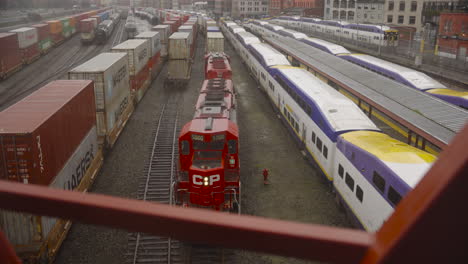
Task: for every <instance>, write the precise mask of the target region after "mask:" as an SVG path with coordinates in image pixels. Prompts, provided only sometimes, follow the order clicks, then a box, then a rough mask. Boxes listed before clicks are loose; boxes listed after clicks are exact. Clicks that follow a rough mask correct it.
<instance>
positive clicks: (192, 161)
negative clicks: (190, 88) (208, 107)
mask: <svg viewBox="0 0 468 264" xmlns="http://www.w3.org/2000/svg"><path fill="white" fill-rule="evenodd" d="M238 189H239V157H238V130H237V125H236V124H235V123H234V122H232V121H230V120H227V119H214V118H208V119H194V120H192V121H191V122H189V123H187V124H186V125H185V126H184V127H183V129H182V131H181V134H180V137H179V175H178V195H179V200H181V201H182V203H184V204H186V205H190V206H200V207H213V208H215V209H216V210H221V209H224V208H232V207H233V206H234V202H236V200H237V199H236V197H235V196H236V195H237V194H238Z"/></svg>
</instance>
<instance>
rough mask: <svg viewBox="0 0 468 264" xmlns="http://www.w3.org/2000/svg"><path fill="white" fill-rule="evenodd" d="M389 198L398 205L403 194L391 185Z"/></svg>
mask: <svg viewBox="0 0 468 264" xmlns="http://www.w3.org/2000/svg"><path fill="white" fill-rule="evenodd" d="M388 200H390V202H391V203H392V204H393V205H395V206H396V205H398V203H399V202H400V200H401V194H399V193H398V192H397V191H396V190H395V189H393V186H390V188H389V189H388Z"/></svg>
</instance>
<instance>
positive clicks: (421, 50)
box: [414, 23, 431, 67]
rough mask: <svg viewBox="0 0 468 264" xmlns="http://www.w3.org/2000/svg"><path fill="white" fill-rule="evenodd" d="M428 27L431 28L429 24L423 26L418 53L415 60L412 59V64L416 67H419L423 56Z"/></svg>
mask: <svg viewBox="0 0 468 264" xmlns="http://www.w3.org/2000/svg"><path fill="white" fill-rule="evenodd" d="M430 27H431V24H429V23H426V25H424V29H423V31H422V32H421V44H420V45H419V52H418V54H417V55H416V58H415V59H414V64H415V65H416V66H418V67H419V66H421V64H422V60H423V55H424V42H425V41H426V39H427V36H428V33H429V29H430Z"/></svg>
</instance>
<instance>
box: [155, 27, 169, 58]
mask: <svg viewBox="0 0 468 264" xmlns="http://www.w3.org/2000/svg"><path fill="white" fill-rule="evenodd" d="M151 30H152V31H156V32H159V37H160V38H161V57H162V58H163V60H165V58H167V55H168V53H167V50H168V44H169V36H170V35H171V34H172V33H171V28H170V26H169V25H157V26H154V27H153V28H152V29H151Z"/></svg>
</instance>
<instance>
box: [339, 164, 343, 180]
mask: <svg viewBox="0 0 468 264" xmlns="http://www.w3.org/2000/svg"><path fill="white" fill-rule="evenodd" d="M338 175H340V177H341V178H343V175H344V169H343V166H341V164H338Z"/></svg>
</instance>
